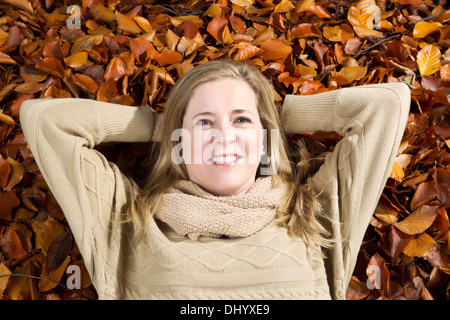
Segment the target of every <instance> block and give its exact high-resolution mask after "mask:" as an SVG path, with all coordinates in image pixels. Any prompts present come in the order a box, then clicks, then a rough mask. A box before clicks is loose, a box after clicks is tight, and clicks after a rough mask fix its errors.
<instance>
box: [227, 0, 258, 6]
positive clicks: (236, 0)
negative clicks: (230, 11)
mask: <svg viewBox="0 0 450 320" xmlns="http://www.w3.org/2000/svg"><path fill="white" fill-rule="evenodd" d="M230 1H231V2H232V3H233V4H235V5H237V6H240V7H246V6H249V5H251V4H253V0H230Z"/></svg>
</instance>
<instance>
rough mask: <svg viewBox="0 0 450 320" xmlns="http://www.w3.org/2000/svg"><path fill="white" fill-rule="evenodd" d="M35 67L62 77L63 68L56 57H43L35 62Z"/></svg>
mask: <svg viewBox="0 0 450 320" xmlns="http://www.w3.org/2000/svg"><path fill="white" fill-rule="evenodd" d="M36 68H38V69H40V70H42V71H45V72H47V73H49V74H51V75H54V76H57V77H59V78H61V79H62V78H64V75H65V73H64V68H63V66H62V64H61V62H60V61H59V60H58V59H56V58H44V59H42V60H40V61H37V62H36Z"/></svg>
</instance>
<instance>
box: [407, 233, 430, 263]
mask: <svg viewBox="0 0 450 320" xmlns="http://www.w3.org/2000/svg"><path fill="white" fill-rule="evenodd" d="M435 243H436V241H434V239H433V238H432V237H430V236H429V235H428V234H427V233H425V232H424V233H422V234H421V235H419V236H418V237H415V238H413V239H411V240H410V241H409V242H408V245H407V246H406V247H405V249H403V253H404V254H406V255H407V256H410V257H423V256H425V255H426V254H427V253H428V252H430V250H431V249H432V248H433V246H434V244H435Z"/></svg>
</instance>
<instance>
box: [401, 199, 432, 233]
mask: <svg viewBox="0 0 450 320" xmlns="http://www.w3.org/2000/svg"><path fill="white" fill-rule="evenodd" d="M436 209H437V206H427V205H422V206H421V207H419V208H418V209H417V210H416V211H414V212H413V213H411V214H410V215H409V216H408V217H407V218H406V219H404V220H402V221H400V222H397V223H395V226H396V227H397V228H398V229H400V230H401V231H403V232H404V233H407V234H411V235H412V234H418V233H422V232H423V231H425V230H426V229H428V227H429V226H431V224H432V223H433V221H434V219H435V217H436V214H437V211H436Z"/></svg>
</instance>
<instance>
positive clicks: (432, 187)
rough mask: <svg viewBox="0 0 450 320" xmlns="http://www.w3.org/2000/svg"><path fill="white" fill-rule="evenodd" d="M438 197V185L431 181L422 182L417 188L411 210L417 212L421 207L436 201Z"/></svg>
mask: <svg viewBox="0 0 450 320" xmlns="http://www.w3.org/2000/svg"><path fill="white" fill-rule="evenodd" d="M436 195H437V188H436V183H435V182H434V181H433V180H431V181H428V182H422V183H421V184H419V185H418V186H417V189H416V192H415V193H414V197H413V198H412V201H411V210H416V209H417V208H419V207H420V206H422V205H424V204H426V203H428V202H429V201H430V200H432V199H434V198H435V197H436Z"/></svg>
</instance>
